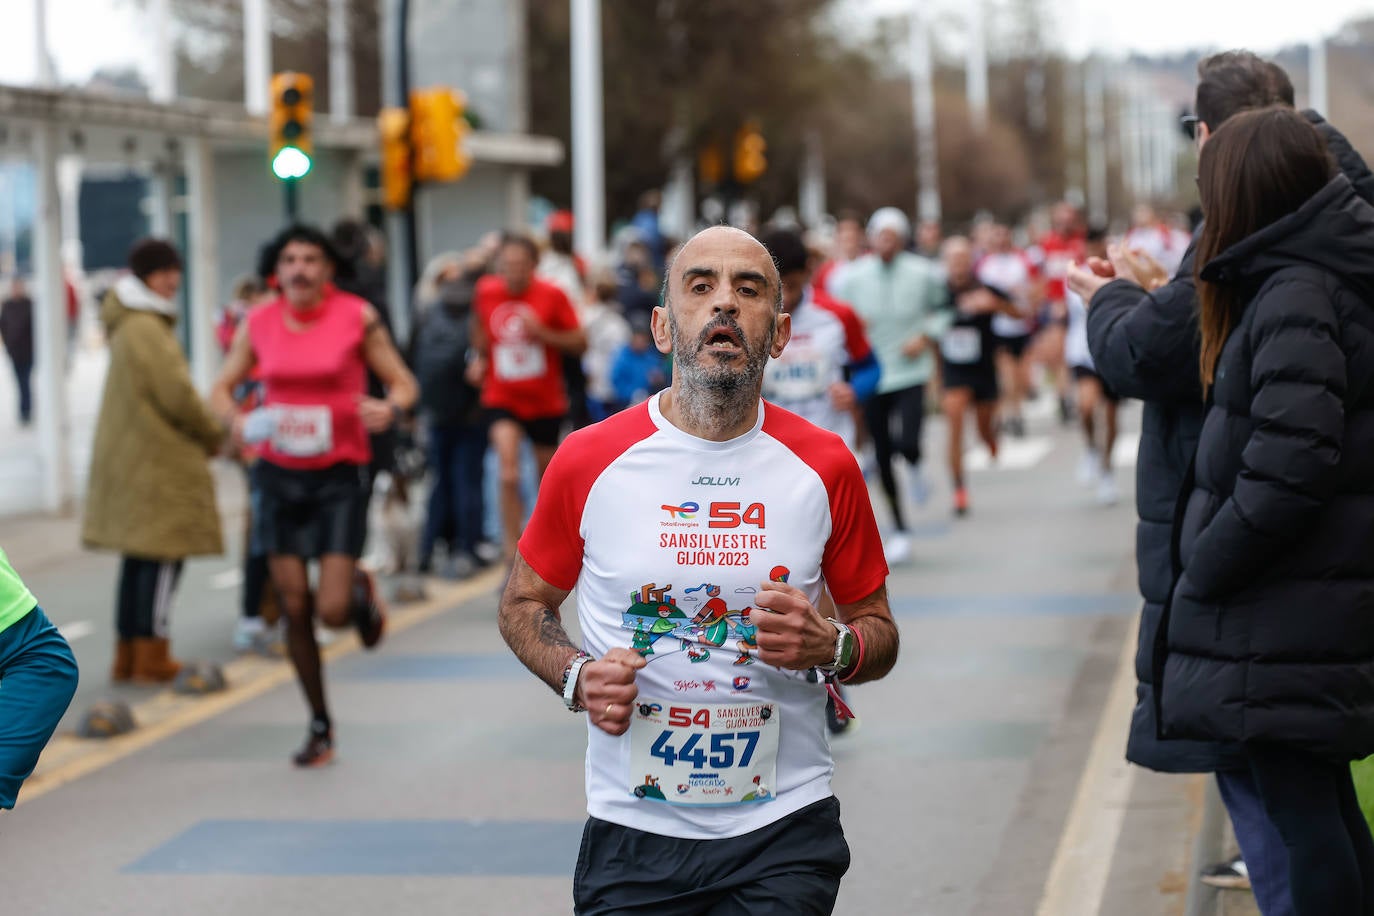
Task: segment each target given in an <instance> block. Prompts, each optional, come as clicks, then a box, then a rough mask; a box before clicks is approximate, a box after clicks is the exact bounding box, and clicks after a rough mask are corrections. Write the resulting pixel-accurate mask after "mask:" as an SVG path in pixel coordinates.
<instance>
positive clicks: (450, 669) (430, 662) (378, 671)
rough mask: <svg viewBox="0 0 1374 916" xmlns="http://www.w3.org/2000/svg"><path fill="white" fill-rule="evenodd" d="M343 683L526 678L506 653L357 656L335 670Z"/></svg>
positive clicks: (521, 669)
mask: <svg viewBox="0 0 1374 916" xmlns="http://www.w3.org/2000/svg"><path fill="white" fill-rule="evenodd" d="M337 676H338V677H340V678H344V679H347V680H387V681H430V680H463V679H468V678H474V679H475V678H482V679H488V678H515V677H528V676H529V672H528V671H526V670H525V668H524V666H523V665H521V664H520V662H519V661H518V660H517V659H516V657H515V656H514V655H512V654H511V653H509V652H499V653H492V654H486V655H477V654H463V655H440V654H425V655H394V654H391V653H387V654H385V655H359V656H353V657H352V658H350V659H348V661H346V662H344V663H341V664H340V665H339V666H338V674H337Z"/></svg>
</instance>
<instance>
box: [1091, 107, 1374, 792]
mask: <svg viewBox="0 0 1374 916" xmlns="http://www.w3.org/2000/svg"><path fill="white" fill-rule="evenodd" d="M1303 116H1304V117H1306V118H1307V120H1308V121H1309V122H1311V123H1312V124H1313V126H1314V127H1316V129H1317V130H1318V132H1320V133H1321V135H1322V137H1323V138H1324V139H1325V140H1326V145H1327V149H1328V150H1330V151H1331V154H1332V155H1333V156H1334V157H1335V159H1336V161H1337V163H1338V164H1339V165H1340V168H1341V171H1342V172H1343V173H1344V174H1345V175H1346V176H1347V177H1348V178H1349V179H1350V182H1351V184H1352V185H1353V186H1354V187H1355V189H1356V191H1357V192H1358V193H1359V195H1360V196H1361V197H1362V198H1364V199H1365V200H1367V201H1370V202H1371V203H1374V174H1371V173H1370V170H1369V167H1368V166H1367V165H1366V164H1365V162H1364V160H1363V159H1361V158H1360V155H1359V153H1357V152H1355V151H1354V149H1352V148H1351V146H1350V143H1349V141H1347V140H1346V139H1345V137H1343V136H1342V135H1341V133H1340V131H1338V130H1336V128H1334V127H1332V126H1331V125H1330V124H1328V123H1327V122H1326V121H1324V120H1323V119H1322V118H1321V116H1320V115H1318V114H1317V113H1316V112H1314V111H1305V112H1303ZM1088 347H1089V350H1090V351H1091V353H1092V356H1093V361H1094V362H1095V363H1096V368H1097V372H1098V373H1099V374H1100V375H1101V376H1102V377H1103V379H1104V380H1105V381H1106V382H1107V384H1108V386H1110V387H1111V388H1113V389H1114V390H1115V391H1116V392H1117V393H1119V394H1121V395H1122V396H1124V397H1131V398H1140V399H1141V400H1142V401H1144V402H1145V405H1144V410H1143V412H1142V414H1141V432H1140V452H1139V457H1138V459H1137V462H1136V488H1135V492H1136V511H1137V513H1138V515H1139V518H1140V521H1139V524H1138V526H1137V528H1136V567H1137V570H1138V575H1139V584H1140V593H1141V595H1142V596H1143V597H1144V599H1145V605H1144V608H1143V609H1142V610H1141V616H1140V631H1139V639H1138V647H1137V651H1136V662H1135V669H1136V705H1135V710H1134V712H1133V713H1132V716H1131V730H1130V736H1129V738H1128V739H1127V744H1126V758H1127V759H1128V760H1130V761H1131V762H1132V763H1137V764H1140V765H1141V766H1144V767H1148V768H1150V769H1152V770H1158V771H1160V772H1167V773H1210V772H1215V771H1217V770H1233V769H1240V768H1242V767H1244V765H1245V763H1244V760H1243V758H1242V757H1241V756H1240V749H1239V747H1238V746H1236V745H1234V744H1229V743H1224V742H1218V741H1194V740H1182V739H1178V740H1171V741H1161V740H1160V739H1159V736H1158V731H1159V729H1158V725H1157V723H1156V722H1155V696H1154V686H1153V682H1154V673H1153V671H1152V657H1153V652H1154V645H1155V637H1156V634H1157V632H1158V629H1159V622H1160V618H1161V616H1162V614H1163V611H1164V602H1165V600H1166V599H1167V598H1168V596H1169V589H1170V587H1171V586H1172V584H1173V582H1174V578H1175V576H1176V575H1177V570H1176V569H1174V566H1173V563H1172V561H1171V558H1170V551H1169V541H1170V533H1171V531H1172V530H1173V523H1174V511H1175V507H1176V505H1177V503H1178V496H1179V490H1180V488H1181V487H1182V485H1183V480H1184V474H1185V472H1186V471H1187V469H1188V464H1189V462H1190V461H1191V460H1192V458H1193V454H1194V452H1195V451H1196V450H1197V441H1198V434H1199V432H1200V431H1201V429H1202V418H1203V410H1204V407H1203V396H1202V385H1201V383H1200V382H1199V380H1198V371H1197V369H1198V326H1197V290H1196V288H1195V286H1194V282H1193V248H1192V246H1190V247H1189V248H1188V251H1187V253H1186V254H1185V255H1184V256H1183V262H1182V263H1181V264H1180V265H1179V268H1178V272H1177V273H1176V274H1175V275H1174V278H1173V279H1172V280H1171V281H1170V282H1169V283H1167V284H1166V285H1165V286H1163V287H1161V288H1160V289H1158V290H1155V291H1154V292H1149V293H1147V292H1144V291H1142V290H1141V289H1140V287H1138V286H1136V285H1135V284H1134V283H1129V282H1127V281H1125V280H1117V281H1114V282H1112V283H1109V284H1107V285H1106V286H1104V287H1103V288H1102V289H1101V290H1099V291H1098V292H1097V294H1096V295H1095V296H1093V300H1092V303H1091V308H1090V309H1089V310H1088Z"/></svg>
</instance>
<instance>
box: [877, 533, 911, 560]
mask: <svg viewBox="0 0 1374 916" xmlns="http://www.w3.org/2000/svg"><path fill="white" fill-rule="evenodd" d="M883 557H884V558H886V560H887V565H888V566H896V565H897V564H899V563H905V562H907V561H908V560H910V559H911V538H909V537H907V536H906V535H905V534H904V533H902V532H901V531H894V532H892V533H891V534H890V535H888V536H887V539H886V540H884V541H883Z"/></svg>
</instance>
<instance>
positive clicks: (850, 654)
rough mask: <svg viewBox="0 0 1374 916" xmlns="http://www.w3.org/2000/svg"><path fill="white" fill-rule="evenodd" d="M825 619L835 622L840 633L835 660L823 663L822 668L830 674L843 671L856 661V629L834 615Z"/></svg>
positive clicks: (836, 641) (836, 643) (837, 637)
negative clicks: (841, 621) (852, 628)
mask: <svg viewBox="0 0 1374 916" xmlns="http://www.w3.org/2000/svg"><path fill="white" fill-rule="evenodd" d="M825 619H826V620H827V621H829V622H830V623H832V624H834V626H835V629H836V631H837V632H838V635H837V636H836V637H835V660H834V661H833V662H831V663H830V664H828V665H821V666H820V669H821V670H822V671H824V672H826V673H828V674H834V673H835V672H837V671H843V670H844V669H846V668H848V667H849V666H850V665H851V664H852V663H853V662H854V645H855V641H854V631H853V630H851V629H850V628H849V627H847V626H845V625H844V624H842V623H840V622H839V621H838V620H836V619H835V618H834V617H827V618H825Z"/></svg>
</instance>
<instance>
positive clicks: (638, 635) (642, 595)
mask: <svg viewBox="0 0 1374 916" xmlns="http://www.w3.org/2000/svg"><path fill="white" fill-rule="evenodd" d="M788 575H789V571H788V569H787V567H785V566H775V567H773V569H772V570H771V571H770V572H769V578H770V579H771V580H773V581H775V582H786V581H787V577H788ZM672 588H673V586H672V585H671V584H669V585H663V586H660V585H658V584H657V583H654V582H649V583H646V584H644V585H641V586H640V587H639V590H638V591H636V592H631V593H630V596H629V597H630V606H629V607H628V608H626V609H625V612H624V614H623V615H622V617H621V626H622V627H623V628H625V629H627V630H630V631H631V632H632V633H633V635H632V636H631V638H630V648H632V649H634V650H635V651H637V652H638V653H639V654H640V655H642V656H644V657H645V658H646V659H648V660H650V661H653V658H654V657H663V656H665V655H673V654H675V653H677V652H686V653H687V658H688V660H689V661H691V662H693V663H697V662H704V661H706V660H707V659H709V658H710V657H711V649H718V648H720V647H722V646H724V645H726V644H727V643H730V642H732V641H733V643H734V646H735V648H736V649H737V650H738V653H739V654H738V655H736V657H735V660H734V664H736V665H752V664H754V662H755V658H754V656H755V655H756V654H757V653H758V647H759V646H758V632H759V628H758V626H757V625H756V624H754V623H753V622H752V620H751V615H752V614H753V611H754V608H753V606H752V604H747V605H745V606H744V607H743V608H740V609H739V610H731V609H730V606H729V605H728V604H727V603H726V601H725V599H724V598H723V597H721V587H720V585H718V584H716V583H714V582H703V583H702V584H700V585H696V586H693V587H691V588H687V589H684V590H683V591H682V597H683V600H684V602H687V603H692V604H697V603H700V605H701V606H700V607H699V608H697V609H696V610H695V611H694V612H692V613H691V614H690V616H689V615H688V613H687V612H685V611H683V610H682V608H680V607H678V599H677V598H676V597H675V596H674V595H673V594H672ZM735 591H736V593H737V594H747V595H753V594H755V590H754V589H753V588H747V589H736V590H735ZM703 594H704V595H705V598H706V600H705V601H704V602H702V601H701V598H702V595H703ZM665 636H670V637H671V638H672V639H674V640H675V641H676V643H677V645H676V646H675V647H670V646H669V644H668V643H665V642H663V641H662V640H663V637H665Z"/></svg>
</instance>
